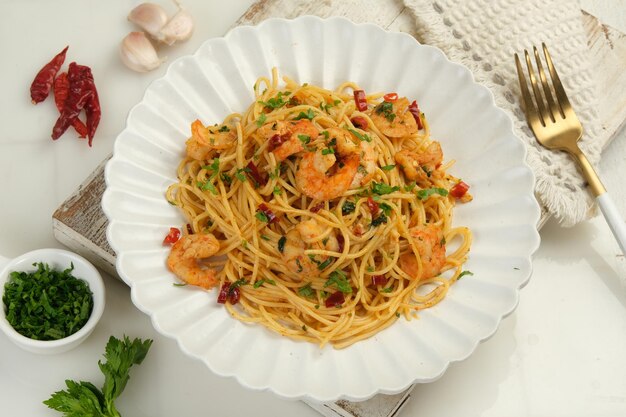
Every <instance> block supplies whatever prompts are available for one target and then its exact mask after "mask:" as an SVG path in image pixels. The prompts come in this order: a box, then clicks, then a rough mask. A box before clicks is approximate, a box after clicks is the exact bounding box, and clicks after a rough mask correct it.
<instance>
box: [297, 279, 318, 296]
mask: <svg viewBox="0 0 626 417" xmlns="http://www.w3.org/2000/svg"><path fill="white" fill-rule="evenodd" d="M298 294H300V295H301V296H303V297H307V298H310V297H313V295H315V290H314V289H313V288H311V283H310V282H309V283H308V284H306V285H305V286H303V287H300V288H298Z"/></svg>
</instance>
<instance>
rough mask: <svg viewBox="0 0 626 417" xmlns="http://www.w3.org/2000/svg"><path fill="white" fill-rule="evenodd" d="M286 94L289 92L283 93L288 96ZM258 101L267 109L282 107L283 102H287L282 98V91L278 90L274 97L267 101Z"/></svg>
mask: <svg viewBox="0 0 626 417" xmlns="http://www.w3.org/2000/svg"><path fill="white" fill-rule="evenodd" d="M288 95H289V94H285V96H288ZM259 103H261V104H263V105H264V106H265V107H267V108H269V109H279V108H281V107H283V106H284V105H285V104H287V102H286V101H285V100H283V93H282V92H278V94H277V95H276V97H272V98H270V99H269V100H267V101H259Z"/></svg>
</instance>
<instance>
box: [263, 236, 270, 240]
mask: <svg viewBox="0 0 626 417" xmlns="http://www.w3.org/2000/svg"><path fill="white" fill-rule="evenodd" d="M261 239H263V240H270V237H269V236H268V235H261Z"/></svg>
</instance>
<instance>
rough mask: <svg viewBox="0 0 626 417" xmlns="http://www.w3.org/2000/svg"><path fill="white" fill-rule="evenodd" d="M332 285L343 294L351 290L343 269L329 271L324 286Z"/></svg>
mask: <svg viewBox="0 0 626 417" xmlns="http://www.w3.org/2000/svg"><path fill="white" fill-rule="evenodd" d="M331 285H334V286H335V287H336V288H337V289H338V290H339V291H341V292H342V293H344V294H349V293H351V292H352V286H351V285H350V282H349V281H348V278H347V277H346V274H345V273H344V272H343V271H340V270H335V271H333V272H331V273H330V275H329V277H328V280H327V281H326V283H325V284H324V288H326V287H329V286H331Z"/></svg>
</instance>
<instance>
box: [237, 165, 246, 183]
mask: <svg viewBox="0 0 626 417" xmlns="http://www.w3.org/2000/svg"><path fill="white" fill-rule="evenodd" d="M245 171H246V169H245V168H238V169H237V172H235V178H237V179H238V180H239V181H241V182H245V181H246V176H245V175H244V172H245Z"/></svg>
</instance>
